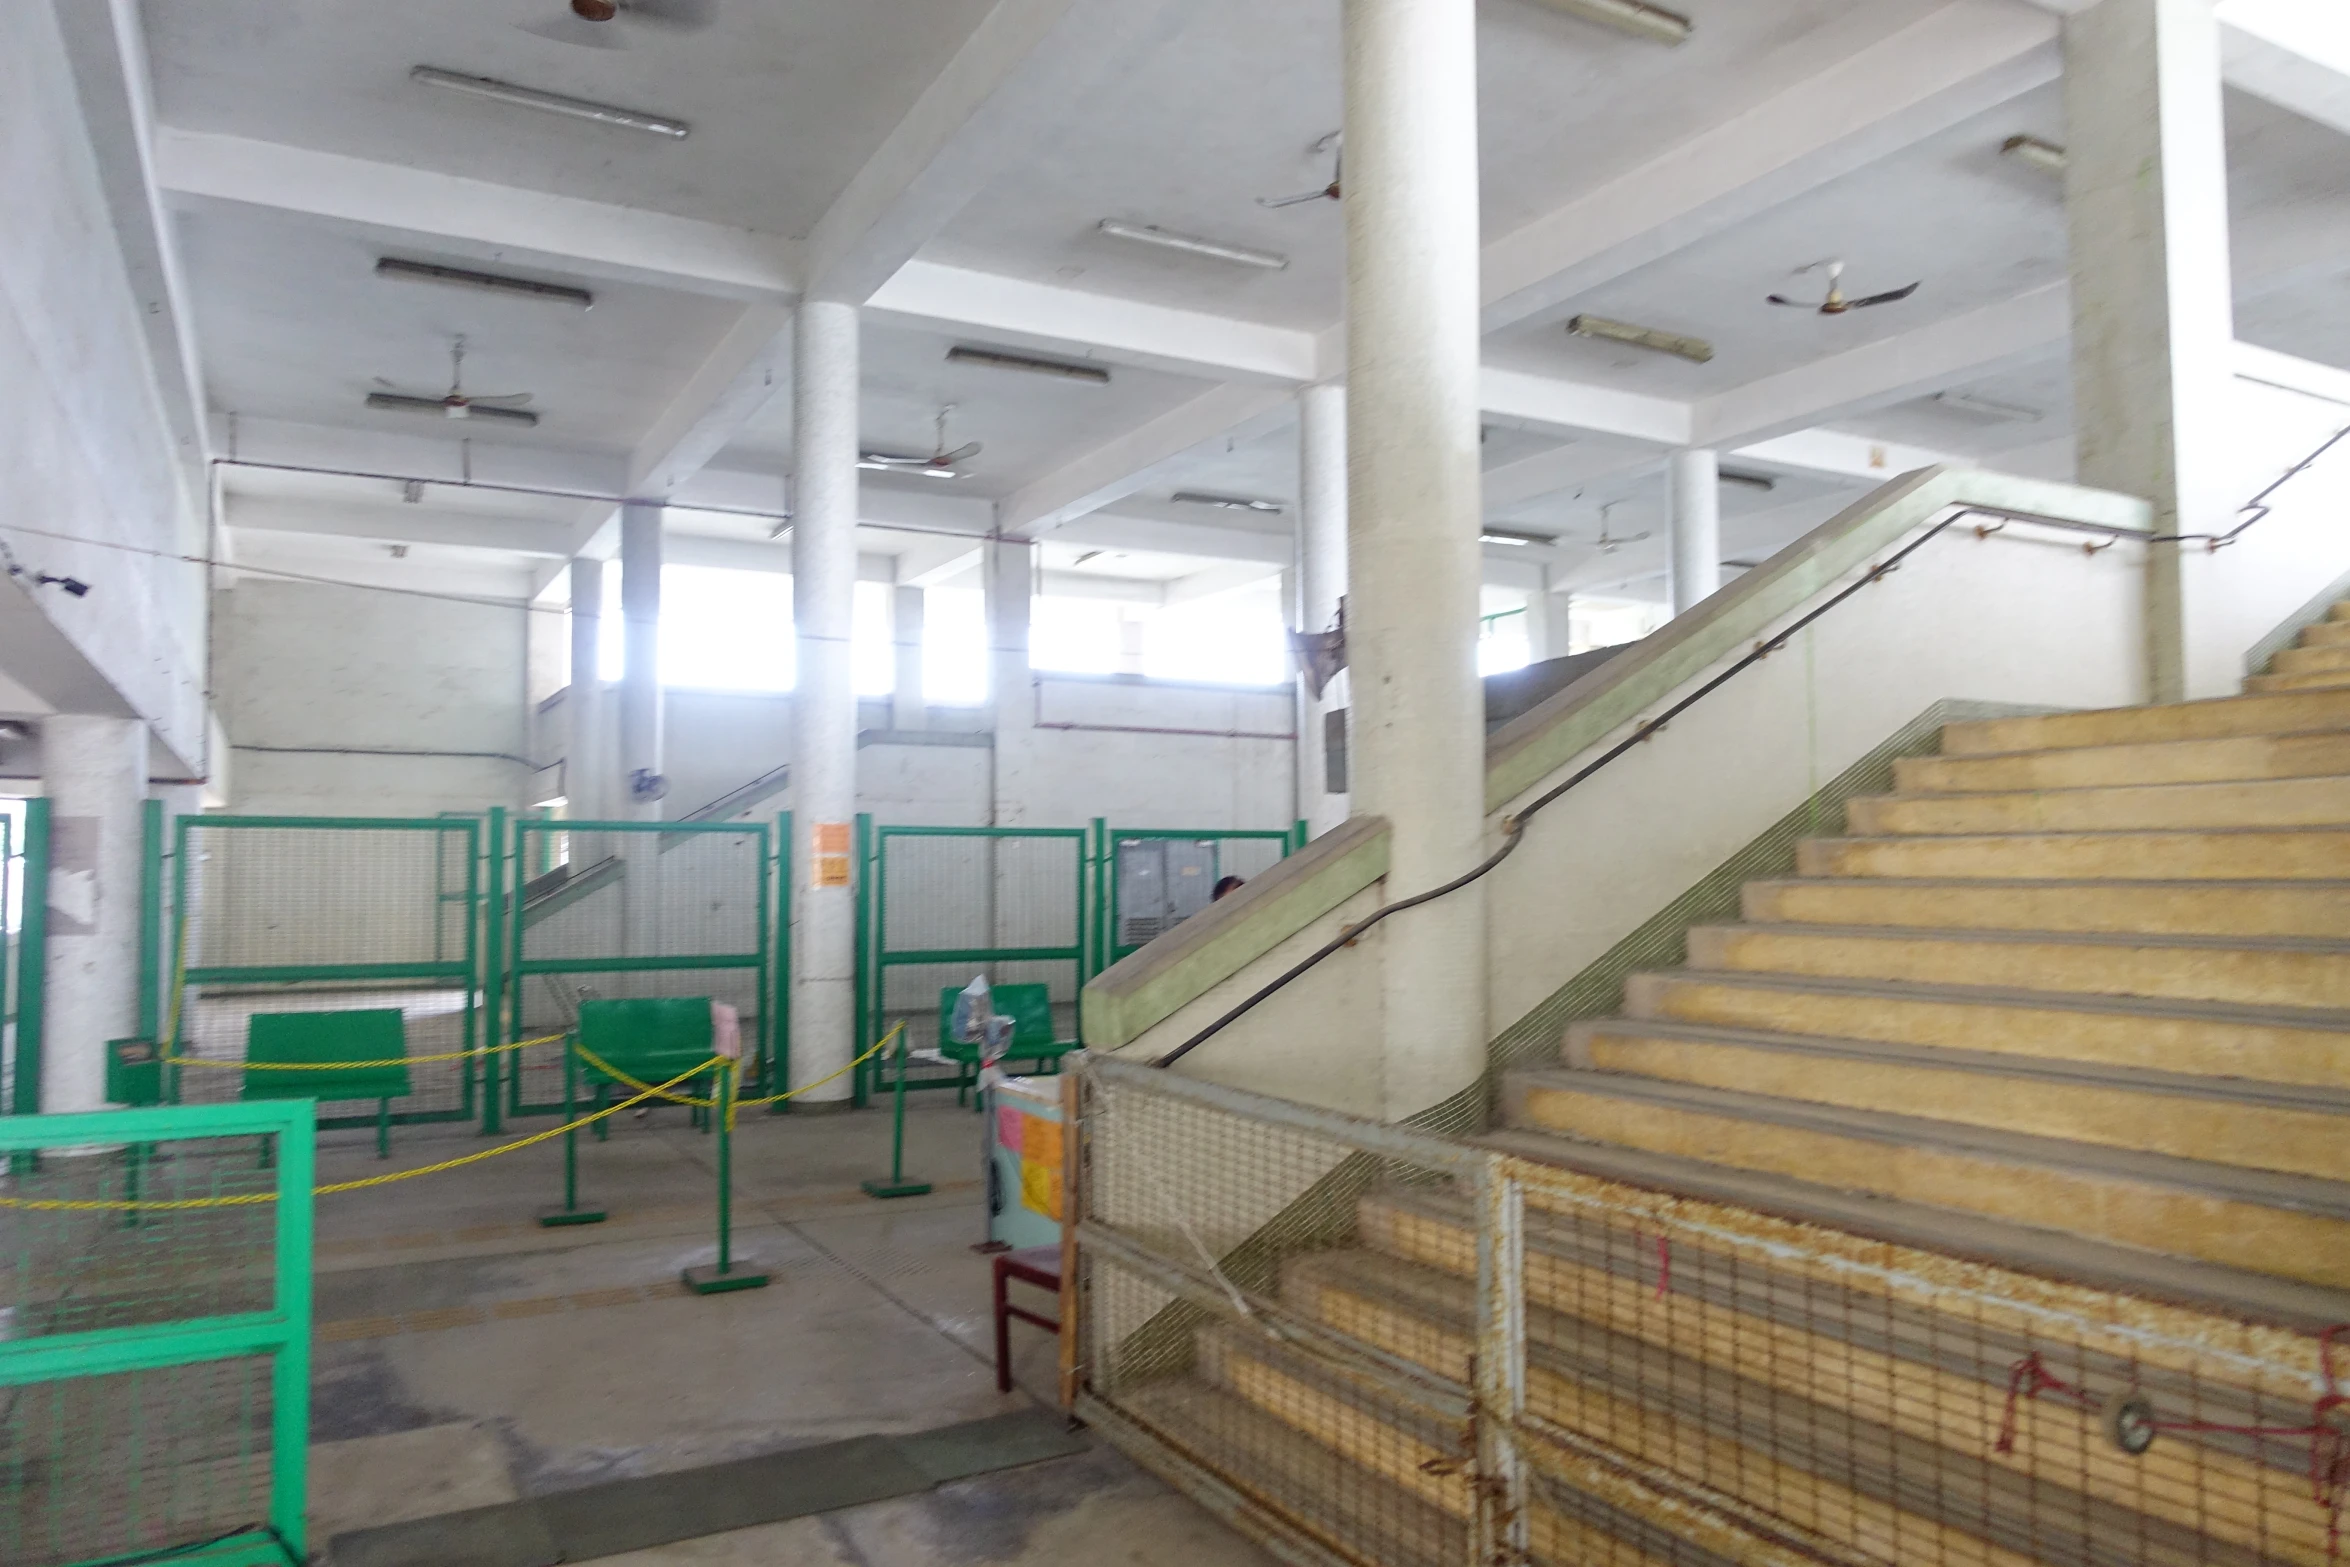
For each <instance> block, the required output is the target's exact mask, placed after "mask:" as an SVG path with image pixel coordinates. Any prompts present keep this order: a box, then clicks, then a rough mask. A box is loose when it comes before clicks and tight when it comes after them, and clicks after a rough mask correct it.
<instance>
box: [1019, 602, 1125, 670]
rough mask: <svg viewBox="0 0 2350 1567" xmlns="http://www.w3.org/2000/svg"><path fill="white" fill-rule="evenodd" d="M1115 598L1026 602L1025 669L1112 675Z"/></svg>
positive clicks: (1116, 648)
mask: <svg viewBox="0 0 2350 1567" xmlns="http://www.w3.org/2000/svg"><path fill="white" fill-rule="evenodd" d="M1120 607H1121V606H1120V605H1119V603H1118V601H1117V600H1116V599H1097V598H1063V597H1060V596H1058V595H1054V596H1051V597H1043V596H1039V597H1037V598H1034V599H1031V600H1030V601H1029V616H1028V667H1029V668H1031V669H1049V670H1052V671H1054V672H1056V673H1059V674H1065V675H1114V674H1117V673H1118V671H1119V668H1120V650H1121V643H1120V637H1121V635H1122V633H1121V632H1120V631H1119V629H1118V628H1119V618H1120V617H1119V614H1118V611H1119V609H1120Z"/></svg>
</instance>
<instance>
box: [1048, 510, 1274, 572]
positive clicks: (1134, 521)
mask: <svg viewBox="0 0 2350 1567" xmlns="http://www.w3.org/2000/svg"><path fill="white" fill-rule="evenodd" d="M1053 537H1054V538H1055V539H1056V540H1058V541H1060V542H1061V543H1064V544H1082V545H1086V546H1088V547H1090V548H1093V549H1105V550H1131V551H1134V552H1137V553H1141V554H1152V555H1191V556H1196V557H1197V558H1199V559H1201V560H1253V561H1256V562H1258V563H1260V564H1262V565H1267V566H1274V567H1281V566H1287V565H1289V564H1290V563H1291V561H1292V560H1293V559H1294V558H1295V556H1296V546H1295V544H1294V543H1292V541H1291V538H1290V535H1289V534H1288V533H1286V532H1283V533H1260V532H1258V531H1257V530H1255V529H1253V528H1219V527H1216V526H1215V525H1214V524H1212V523H1203V522H1169V521H1166V520H1164V519H1162V518H1155V517H1127V516H1121V515H1119V514H1117V513H1115V512H1106V511H1097V512H1095V513H1093V514H1092V515H1091V516H1088V517H1081V518H1079V519H1078V520H1077V521H1075V522H1072V523H1070V524H1069V525H1068V526H1067V527H1064V528H1062V529H1060V530H1059V531H1058V532H1056V533H1055V534H1054V535H1053Z"/></svg>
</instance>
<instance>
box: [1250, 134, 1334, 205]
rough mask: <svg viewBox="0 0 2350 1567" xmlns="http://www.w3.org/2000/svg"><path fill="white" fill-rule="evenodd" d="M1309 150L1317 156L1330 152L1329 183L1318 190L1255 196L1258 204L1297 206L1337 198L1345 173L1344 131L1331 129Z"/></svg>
mask: <svg viewBox="0 0 2350 1567" xmlns="http://www.w3.org/2000/svg"><path fill="white" fill-rule="evenodd" d="M1311 151H1312V153H1313V155H1314V156H1315V157H1317V158H1318V157H1320V156H1322V154H1324V153H1328V154H1330V183H1329V184H1327V185H1325V186H1323V187H1322V188H1321V189H1320V190H1301V191H1299V192H1298V193H1297V194H1296V195H1294V196H1259V197H1258V198H1257V205H1258V206H1260V207H1299V206H1303V205H1305V203H1307V202H1309V201H1336V200H1338V199H1339V192H1338V182H1339V181H1340V180H1341V179H1342V178H1344V177H1345V174H1346V133H1345V132H1344V131H1332V132H1331V133H1330V134H1329V135H1327V136H1325V137H1323V138H1322V139H1321V140H1320V141H1318V142H1316V143H1314V145H1313V147H1312V149H1311Z"/></svg>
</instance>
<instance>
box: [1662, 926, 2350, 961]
mask: <svg viewBox="0 0 2350 1567" xmlns="http://www.w3.org/2000/svg"><path fill="white" fill-rule="evenodd" d="M1701 930H1702V931H1750V932H1752V931H1760V932H1764V933H1767V934H1770V935H1774V936H1802V937H1806V938H1818V939H1822V940H1831V941H1847V940H1868V941H1971V942H1979V943H1981V944H1983V945H1985V946H1990V945H1995V944H2005V945H2013V944H2015V943H2017V942H2030V943H2032V944H2034V945H2049V946H2066V947H2123V948H2136V947H2183V948H2191V949H2194V950H2197V951H2204V952H2233V951H2255V950H2257V951H2264V952H2315V953H2339V954H2342V955H2344V956H2350V940H2345V941H2333V940H2328V939H2327V938H2325V937H2323V936H2228V935H2217V936H2203V935H2188V934H2181V933H2174V932H2170V931H2160V932H2153V933H2142V932H2139V931H2105V930H1976V929H1970V928H1968V927H1966V926H1961V925H1814V924H1809V923H1805V922H1801V921H1784V922H1770V921H1760V920H1750V921H1724V922H1722V923H1720V924H1712V925H1694V926H1691V927H1690V932H1691V934H1692V935H1694V934H1695V933H1696V932H1698V931H1701Z"/></svg>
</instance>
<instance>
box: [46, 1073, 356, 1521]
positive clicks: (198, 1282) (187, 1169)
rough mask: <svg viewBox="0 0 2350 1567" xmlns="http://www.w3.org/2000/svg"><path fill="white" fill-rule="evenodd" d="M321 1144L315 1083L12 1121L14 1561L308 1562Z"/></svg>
mask: <svg viewBox="0 0 2350 1567" xmlns="http://www.w3.org/2000/svg"><path fill="white" fill-rule="evenodd" d="M257 1140H264V1141H266V1142H268V1143H270V1144H273V1145H274V1154H275V1156H274V1158H273V1159H272V1160H271V1161H270V1162H269V1165H268V1167H266V1168H264V1167H263V1165H262V1163H261V1161H260V1160H259V1159H257V1158H256V1157H255V1145H256V1141H257ZM312 1144H313V1132H312V1118H311V1106H310V1104H309V1103H308V1102H307V1101H304V1102H279V1103H265V1104H223V1105H201V1106H186V1107H175V1108H164V1109H150V1110H117V1111H108V1112H104V1113H100V1114H95V1115H46V1116H11V1117H8V1118H6V1119H4V1120H0V1151H5V1153H6V1154H7V1155H8V1156H9V1162H10V1164H11V1166H12V1167H13V1169H14V1171H15V1173H14V1174H12V1175H11V1176H10V1177H8V1178H7V1179H6V1180H5V1181H0V1306H4V1307H6V1308H7V1314H8V1324H9V1326H8V1333H7V1335H6V1337H5V1338H0V1561H4V1562H7V1563H8V1564H9V1567H96V1564H100V1563H124V1562H133V1561H136V1562H140V1563H148V1562H157V1563H160V1562H197V1561H201V1562H204V1563H206V1564H208V1567H259V1564H262V1563H274V1564H278V1567H285V1564H290V1563H296V1562H300V1561H302V1560H303V1559H304V1555H305V1552H306V1549H307V1541H306V1540H305V1537H304V1535H305V1525H304V1518H303V1513H304V1506H305V1491H306V1485H305V1466H306V1464H307V1461H308V1452H309V1439H310V1404H309V1400H310V1333H311V1309H310V1277H311V1274H310V1261H311V1256H310V1253H311V1244H310V1243H311V1178H312V1167H313V1147H312ZM57 1148H72V1149H73V1150H75V1152H74V1154H73V1155H72V1156H71V1157H64V1158H61V1157H56V1156H54V1155H52V1156H50V1157H46V1158H44V1157H42V1153H43V1151H44V1150H47V1149H57ZM81 1204H89V1205H91V1206H86V1207H85V1206H77V1205H81ZM43 1205H56V1206H43Z"/></svg>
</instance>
